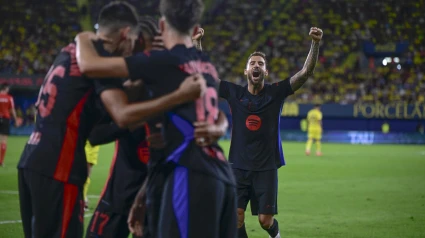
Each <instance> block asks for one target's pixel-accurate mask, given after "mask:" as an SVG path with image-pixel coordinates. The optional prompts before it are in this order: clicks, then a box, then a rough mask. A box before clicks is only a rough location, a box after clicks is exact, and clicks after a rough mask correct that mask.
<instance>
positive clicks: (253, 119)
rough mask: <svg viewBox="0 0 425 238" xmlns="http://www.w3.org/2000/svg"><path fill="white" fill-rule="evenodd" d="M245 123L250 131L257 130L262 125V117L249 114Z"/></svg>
mask: <svg viewBox="0 0 425 238" xmlns="http://www.w3.org/2000/svg"><path fill="white" fill-rule="evenodd" d="M245 125H246V128H248V130H250V131H257V130H258V129H260V127H261V118H260V117H259V116H257V115H249V116H248V117H247V118H246V121H245Z"/></svg>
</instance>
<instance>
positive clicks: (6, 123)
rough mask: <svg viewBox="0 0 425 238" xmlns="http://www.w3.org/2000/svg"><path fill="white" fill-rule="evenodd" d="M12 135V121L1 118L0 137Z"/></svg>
mask: <svg viewBox="0 0 425 238" xmlns="http://www.w3.org/2000/svg"><path fill="white" fill-rule="evenodd" d="M9 134H10V119H7V118H2V117H0V135H9Z"/></svg>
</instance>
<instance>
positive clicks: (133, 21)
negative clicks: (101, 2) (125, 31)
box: [97, 1, 139, 31]
mask: <svg viewBox="0 0 425 238" xmlns="http://www.w3.org/2000/svg"><path fill="white" fill-rule="evenodd" d="M138 22H139V16H138V14H137V12H136V9H135V8H134V6H133V5H131V4H129V3H127V2H122V1H113V2H110V3H109V4H107V5H105V6H104V7H102V9H101V10H100V13H99V18H98V20H97V23H98V24H99V28H101V27H105V28H109V30H111V31H116V30H118V29H120V28H123V27H127V26H129V27H131V28H136V29H137V24H138Z"/></svg>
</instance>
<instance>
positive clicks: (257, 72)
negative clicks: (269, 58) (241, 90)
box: [248, 68, 265, 86]
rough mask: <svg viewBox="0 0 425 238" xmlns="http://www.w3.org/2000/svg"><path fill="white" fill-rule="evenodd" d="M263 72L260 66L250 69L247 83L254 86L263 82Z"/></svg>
mask: <svg viewBox="0 0 425 238" xmlns="http://www.w3.org/2000/svg"><path fill="white" fill-rule="evenodd" d="M264 78H265V72H264V71H263V70H262V69H260V68H254V69H252V70H251V71H250V72H249V74H248V80H249V83H251V84H252V85H254V86H260V85H262V84H263V83H264Z"/></svg>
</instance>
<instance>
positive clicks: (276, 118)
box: [219, 27, 323, 238]
mask: <svg viewBox="0 0 425 238" xmlns="http://www.w3.org/2000/svg"><path fill="white" fill-rule="evenodd" d="M309 35H310V37H311V38H312V43H311V48H310V52H309V54H308V56H307V60H306V62H305V64H304V67H303V68H302V69H301V70H300V71H299V72H298V73H296V74H295V75H294V76H292V77H290V78H288V79H286V80H282V81H280V82H278V83H275V84H265V83H264V79H265V77H267V75H268V71H267V61H266V55H265V54H264V53H261V52H254V53H252V54H251V55H250V56H249V57H248V61H247V64H246V68H245V70H244V74H245V75H246V77H247V81H248V85H247V86H245V87H242V86H240V85H236V84H234V83H230V82H227V81H221V83H220V90H219V96H220V97H222V98H224V99H226V100H227V102H228V103H229V105H230V109H231V112H232V121H233V123H232V124H233V128H232V141H231V146H230V155H229V161H230V163H231V165H232V168H233V172H234V174H235V178H236V183H237V196H238V237H241V238H243V237H247V233H246V230H245V210H246V207H247V205H248V202H250V203H251V212H252V214H253V215H258V220H259V222H260V225H261V227H262V228H263V229H264V230H265V231H267V232H268V233H269V235H270V236H271V237H280V234H279V225H278V222H277V221H276V220H275V219H274V218H273V216H274V215H275V214H277V189H278V186H277V181H278V180H277V169H278V168H279V167H281V166H282V165H285V160H284V157H283V151H282V144H281V139H280V128H279V124H280V115H281V110H282V106H283V102H284V100H285V98H286V97H288V96H289V95H291V94H293V93H294V92H295V91H296V90H298V89H299V88H300V87H301V86H302V85H303V84H304V83H305V82H306V81H307V79H308V77H309V76H311V75H313V72H314V68H315V66H316V61H317V58H318V55H319V42H320V40H321V39H322V35H323V33H322V30H321V29H319V28H316V27H313V28H311V29H310V33H309Z"/></svg>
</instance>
